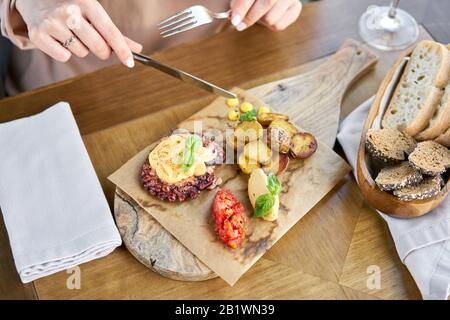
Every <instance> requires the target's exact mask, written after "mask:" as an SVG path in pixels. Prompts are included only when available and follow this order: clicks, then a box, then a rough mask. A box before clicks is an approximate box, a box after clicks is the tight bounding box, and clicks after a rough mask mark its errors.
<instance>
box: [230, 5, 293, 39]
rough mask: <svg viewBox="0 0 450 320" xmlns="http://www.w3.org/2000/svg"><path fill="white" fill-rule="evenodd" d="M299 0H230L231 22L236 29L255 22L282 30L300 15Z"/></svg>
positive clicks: (240, 29) (245, 27) (246, 26)
mask: <svg viewBox="0 0 450 320" xmlns="http://www.w3.org/2000/svg"><path fill="white" fill-rule="evenodd" d="M301 11H302V3H301V2H300V1H299V0H232V1H231V12H232V14H231V22H232V24H233V25H234V26H235V27H236V29H237V30H238V31H242V30H245V29H247V28H248V27H250V26H252V25H253V24H255V23H256V22H260V23H261V24H263V25H265V26H267V27H268V28H270V29H272V30H284V29H286V28H287V27H288V26H289V25H291V24H292V23H294V22H295V21H296V20H297V18H298V17H299V16H300V13H301Z"/></svg>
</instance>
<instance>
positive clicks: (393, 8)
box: [389, 0, 400, 19]
mask: <svg viewBox="0 0 450 320" xmlns="http://www.w3.org/2000/svg"><path fill="white" fill-rule="evenodd" d="M399 3H400V0H392V2H391V9H390V10H389V18H392V19H394V18H395V16H396V15H397V8H398V5H399Z"/></svg>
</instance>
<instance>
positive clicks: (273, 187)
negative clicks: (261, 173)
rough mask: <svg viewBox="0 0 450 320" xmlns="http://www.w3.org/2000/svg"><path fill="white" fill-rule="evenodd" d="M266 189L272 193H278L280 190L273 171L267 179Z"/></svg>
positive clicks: (279, 184)
mask: <svg viewBox="0 0 450 320" xmlns="http://www.w3.org/2000/svg"><path fill="white" fill-rule="evenodd" d="M267 189H269V192H270V193H271V194H273V195H277V194H279V193H280V192H281V190H282V187H281V183H280V181H279V180H278V178H277V176H276V175H274V174H273V173H271V174H270V175H269V178H268V179H267Z"/></svg>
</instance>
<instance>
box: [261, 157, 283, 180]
mask: <svg viewBox="0 0 450 320" xmlns="http://www.w3.org/2000/svg"><path fill="white" fill-rule="evenodd" d="M288 166H289V156H288V155H287V154H280V153H277V152H274V153H273V155H272V161H270V163H269V164H267V165H264V166H263V167H262V169H263V170H264V172H265V173H266V174H270V173H273V174H275V175H280V174H281V173H283V172H284V171H285V170H286V169H287V167H288Z"/></svg>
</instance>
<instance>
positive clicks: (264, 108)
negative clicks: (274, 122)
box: [258, 107, 270, 115]
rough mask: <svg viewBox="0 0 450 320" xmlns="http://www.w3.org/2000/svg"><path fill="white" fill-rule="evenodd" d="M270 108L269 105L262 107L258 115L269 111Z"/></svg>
mask: <svg viewBox="0 0 450 320" xmlns="http://www.w3.org/2000/svg"><path fill="white" fill-rule="evenodd" d="M269 112H270V109H269V108H268V107H261V108H259V110H258V115H261V114H264V113H269Z"/></svg>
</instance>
